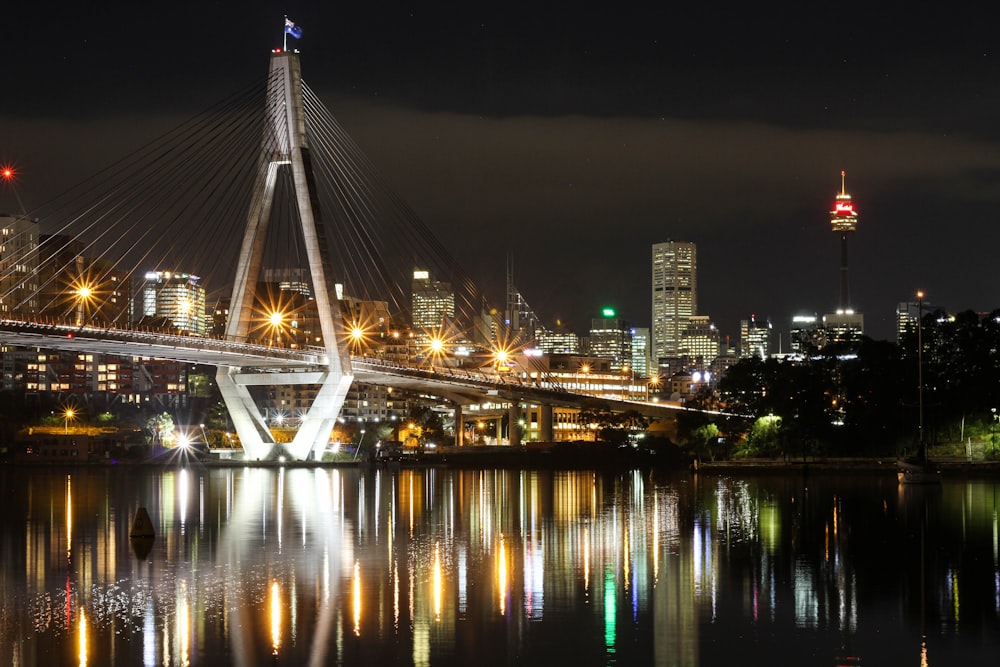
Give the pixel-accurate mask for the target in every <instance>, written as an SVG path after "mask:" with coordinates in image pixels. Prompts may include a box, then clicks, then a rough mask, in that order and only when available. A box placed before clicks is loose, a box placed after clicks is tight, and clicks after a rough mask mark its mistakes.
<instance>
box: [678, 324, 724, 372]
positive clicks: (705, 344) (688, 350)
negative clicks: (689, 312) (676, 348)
mask: <svg viewBox="0 0 1000 667" xmlns="http://www.w3.org/2000/svg"><path fill="white" fill-rule="evenodd" d="M681 354H682V355H684V356H686V357H689V358H691V359H692V360H694V361H695V362H696V363H698V364H699V365H701V366H709V365H711V363H712V362H713V361H715V358H716V357H717V356H719V330H718V329H716V328H715V325H714V324H713V323H712V322H711V320H710V319H709V317H708V315H694V316H692V317H690V318H688V322H687V326H685V327H684V331H683V332H682V333H681Z"/></svg>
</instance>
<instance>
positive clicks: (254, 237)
mask: <svg viewBox="0 0 1000 667" xmlns="http://www.w3.org/2000/svg"><path fill="white" fill-rule="evenodd" d="M265 104H266V114H267V123H266V129H265V131H264V137H263V138H262V143H261V149H262V150H261V154H260V163H259V165H258V171H257V181H256V183H255V184H254V189H253V190H252V192H253V193H254V200H253V202H252V203H251V206H250V210H249V212H248V214H247V226H246V231H245V233H244V236H243V244H242V247H241V250H240V257H239V262H238V264H237V268H236V279H235V281H234V283H233V293H232V297H231V300H230V305H229V320H228V322H227V324H226V338H227V339H229V340H237V341H243V340H246V339H247V337H248V335H249V334H250V332H251V323H252V321H253V320H254V315H253V313H254V306H255V302H256V301H257V288H258V284H259V278H260V270H261V262H262V259H263V254H264V246H265V241H266V238H267V228H268V225H269V223H270V218H271V210H272V207H273V204H274V194H275V186H276V184H277V180H278V175H279V173H280V170H282V169H290V170H291V175H292V183H293V188H292V191H293V193H294V196H295V200H296V205H297V209H298V217H299V222H300V224H301V232H302V243H303V245H304V246H305V253H306V258H307V260H308V263H309V272H310V276H311V278H312V286H313V294H314V298H315V304H316V309H317V311H318V316H319V326H320V331H321V333H322V336H323V346H324V347H325V349H326V355H325V361H326V364H325V365H323V366H321V367H319V368H310V369H301V368H299V369H297V368H293V367H289V368H288V369H283V370H281V371H277V372H275V371H270V372H267V373H259V372H255V371H254V370H253V369H243V368H232V367H229V368H227V367H219V370H218V373H217V375H216V380H217V382H218V385H219V390H220V391H221V393H222V398H223V400H224V401H225V404H226V408H227V409H228V411H229V415H230V417H231V418H232V420H233V425H234V427H235V428H236V433H237V434H238V435H239V438H240V442H241V443H242V445H243V450H244V452H245V454H246V457H247V458H248V459H251V460H253V459H267V458H272V457H273V456H274V455H275V452H276V451H277V450H278V449H279V446H278V445H277V443H276V442H275V439H274V436H273V435H272V434H271V431H270V430H269V429H268V427H267V423H266V419H265V415H263V414H262V413H261V410H260V408H259V407H258V406H257V404H256V403H255V401H254V399H253V397H252V395H251V394H250V389H249V387H250V386H251V385H268V386H277V385H304V384H308V385H318V386H319V389H318V391H317V392H316V397H315V399H314V400H313V403H312V405H310V406H309V408H308V410H307V411H306V413H305V415H304V416H303V417H302V422H301V427H300V428H299V430H298V432H297V433H296V435H295V438H294V439H293V441H292V442H291V443H290V444H286V445H282V446H281V447H283V448H284V449H285V450H286V451H287V452H288V454H289V455H290V456H292V457H293V458H295V459H299V460H306V459H309V458H313V457H317V456H319V455H321V454H322V452H323V451H324V449H325V447H326V444H327V443H328V442H329V439H330V434H331V433H332V431H333V428H334V425H335V423H336V419H337V415H338V414H339V413H340V409H341V407H342V406H343V404H344V400H345V398H346V397H347V392H348V390H349V389H350V387H351V382H352V381H353V379H354V375H353V372H352V369H351V357H350V354H349V352H348V350H347V349H346V347H345V346H344V345H343V340H344V339H343V338H342V336H341V330H342V328H343V323H342V321H341V317H342V316H341V313H340V309H339V307H336V308H335V302H332V301H331V299H332V296H331V295H335V294H336V292H335V291H334V289H332V288H333V285H332V282H330V281H329V278H328V276H329V271H328V269H329V267H328V266H327V263H328V262H327V252H326V242H325V236H324V234H323V225H322V220H321V217H320V210H319V198H318V196H317V191H316V182H315V177H314V175H313V170H312V161H311V158H310V154H309V140H308V137H307V134H306V118H305V105H304V102H303V95H302V76H301V69H300V66H299V57H298V54H296V53H288V52H286V51H275V52H273V53H272V54H271V64H270V76H269V78H268V91H267V97H266V103H265ZM258 319H259V315H258Z"/></svg>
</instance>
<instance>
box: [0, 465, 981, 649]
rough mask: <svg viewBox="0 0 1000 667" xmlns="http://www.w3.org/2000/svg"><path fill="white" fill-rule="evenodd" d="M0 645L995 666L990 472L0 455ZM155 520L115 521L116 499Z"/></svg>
mask: <svg viewBox="0 0 1000 667" xmlns="http://www.w3.org/2000/svg"><path fill="white" fill-rule="evenodd" d="M0 482H2V486H0V489H2V498H3V505H2V507H3V510H2V517H0V664H10V665H18V666H19V667H21V666H32V665H45V666H47V665H212V666H213V667H216V666H220V665H230V664H231V665H355V664H356V665H361V664H364V665H397V664H398V665H468V664H476V665H513V664H517V665H553V664H574V665H679V666H691V667H695V666H707V665H724V664H726V665H728V664H733V663H734V662H738V663H740V664H750V665H763V664H781V665H856V664H865V665H868V664H870V665H915V666H916V665H957V664H961V665H963V667H970V666H973V665H995V664H996V661H997V656H998V655H1000V559H998V516H997V512H998V498H997V492H998V483H997V480H996V479H995V478H987V479H976V478H961V479H959V478H946V479H945V480H944V482H943V483H942V484H941V485H940V486H932V487H927V488H922V487H913V486H899V485H898V484H897V483H896V480H895V477H894V476H891V475H888V474H876V473H864V474H847V473H831V474H816V473H811V474H810V473H805V474H772V473H756V474H747V475H738V474H732V473H726V474H705V473H698V474H692V473H690V472H686V471H685V472H672V471H657V470H634V471H615V472H600V471H581V470H572V471H569V470H566V471H562V470H509V469H479V470H460V469H448V468H432V467H428V468H421V469H402V470H398V469H397V470H387V469H382V470H368V469H361V468H348V469H323V468H319V469H317V468H309V469H305V468H290V469H283V468H269V469H263V468H199V467H190V468H176V469H163V468H150V467H116V466H109V467H103V468H83V467H80V468H64V469H59V468H26V467H9V468H3V469H0ZM140 508H145V509H146V511H147V512H148V513H149V516H150V517H151V519H152V524H153V527H154V533H155V535H154V537H153V539H152V540H151V541H149V540H130V539H129V528H130V524H131V522H132V519H133V517H134V516H135V514H136V512H137V510H139V509H140Z"/></svg>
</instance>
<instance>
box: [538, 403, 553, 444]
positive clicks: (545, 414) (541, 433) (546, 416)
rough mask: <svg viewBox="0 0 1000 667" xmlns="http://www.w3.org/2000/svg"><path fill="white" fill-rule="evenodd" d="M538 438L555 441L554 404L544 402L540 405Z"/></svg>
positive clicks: (544, 440)
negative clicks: (553, 430)
mask: <svg viewBox="0 0 1000 667" xmlns="http://www.w3.org/2000/svg"><path fill="white" fill-rule="evenodd" d="M538 439H539V440H541V441H542V442H555V435H554V433H553V432H552V406H551V405H545V404H544V403H542V404H539V406H538Z"/></svg>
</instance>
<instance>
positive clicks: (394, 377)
mask: <svg viewBox="0 0 1000 667" xmlns="http://www.w3.org/2000/svg"><path fill="white" fill-rule="evenodd" d="M0 343H2V344H4V345H16V346H21V347H34V348H41V349H46V350H65V351H68V352H87V353H91V354H104V355H111V356H120V357H140V358H150V359H169V360H173V361H180V362H183V363H189V364H201V365H206V366H215V367H220V366H221V367H232V368H239V369H241V373H240V375H241V378H242V381H243V382H244V383H246V384H251V385H268V384H270V382H269V381H268V374H269V373H278V372H295V373H301V374H303V375H304V376H305V377H304V378H303V380H304V383H306V384H308V383H309V379H308V376H309V375H310V374H314V375H315V376H316V378H317V382H318V381H319V377H320V375H321V373H322V372H323V370H324V368H325V366H326V365H327V355H326V351H325V350H323V349H321V348H285V347H275V346H270V345H261V344H256V343H242V342H237V341H229V340H220V339H215V338H203V337H199V336H186V335H180V334H168V333H159V332H152V331H142V330H138V329H116V328H104V327H97V326H91V325H84V326H73V325H67V324H54V323H48V322H45V323H42V322H33V321H28V320H13V319H0ZM351 367H352V370H353V373H354V379H355V380H356V381H358V382H364V383H368V384H374V385H384V386H392V387H395V388H399V389H403V390H409V391H415V392H424V393H428V394H433V395H435V396H440V397H441V398H443V399H447V400H450V401H453V402H455V403H458V404H460V405H472V404H481V403H484V402H487V401H495V402H498V403H506V402H513V401H520V402H528V403H536V404H543V405H550V406H553V407H566V408H580V407H582V406H585V405H587V404H593V403H594V402H595V401H599V402H600V403H601V404H603V405H606V406H607V407H608V408H609V409H611V410H616V411H626V410H636V411H637V412H639V413H641V414H642V415H644V416H646V417H650V418H654V419H656V418H666V417H668V416H670V415H671V414H672V413H674V412H676V411H677V410H683V409H684V408H682V407H679V406H676V405H669V404H665V403H650V402H646V401H631V400H623V399H614V398H604V397H601V398H597V397H595V396H592V395H588V394H578V393H575V392H569V391H566V390H565V389H562V388H561V387H559V386H558V385H557V384H555V383H553V382H551V381H548V380H544V379H541V380H534V379H530V378H529V379H524V378H519V377H511V378H507V377H501V376H498V375H496V374H494V373H485V372H482V371H477V370H472V369H467V368H451V367H447V366H434V367H433V368H425V367H416V366H404V365H400V364H394V363H389V362H385V361H383V360H381V359H377V358H373V357H358V356H352V357H351Z"/></svg>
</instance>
